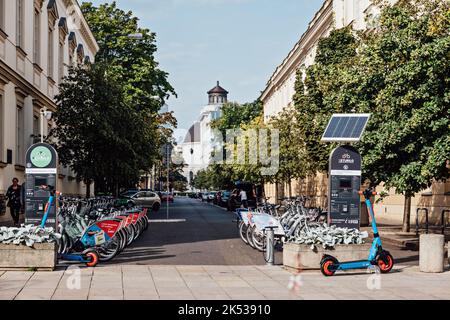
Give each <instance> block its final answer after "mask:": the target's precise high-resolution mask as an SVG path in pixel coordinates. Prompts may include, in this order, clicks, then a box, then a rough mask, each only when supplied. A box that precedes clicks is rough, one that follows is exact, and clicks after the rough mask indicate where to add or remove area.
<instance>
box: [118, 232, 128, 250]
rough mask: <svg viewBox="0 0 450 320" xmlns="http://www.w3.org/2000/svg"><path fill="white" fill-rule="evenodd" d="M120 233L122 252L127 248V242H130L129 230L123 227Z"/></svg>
mask: <svg viewBox="0 0 450 320" xmlns="http://www.w3.org/2000/svg"><path fill="white" fill-rule="evenodd" d="M118 235H119V238H120V252H122V251H123V250H124V249H125V247H126V245H127V242H128V234H127V232H126V231H125V229H121V230H120V231H119V232H118Z"/></svg>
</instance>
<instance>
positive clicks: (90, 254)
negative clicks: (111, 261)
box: [40, 186, 99, 267]
mask: <svg viewBox="0 0 450 320" xmlns="http://www.w3.org/2000/svg"><path fill="white" fill-rule="evenodd" d="M40 188H41V189H43V190H47V191H49V192H50V197H49V198H48V202H47V206H46V208H45V213H44V217H43V218H42V221H41V225H40V227H41V228H44V227H45V223H46V222H47V219H48V216H49V214H50V211H51V208H52V205H53V204H54V203H55V202H56V191H55V188H54V187H52V186H41V187H40ZM58 258H59V259H61V260H67V261H76V262H80V263H84V264H86V266H88V267H95V266H96V265H97V264H98V261H99V258H98V253H97V251H95V249H92V248H89V249H87V250H84V251H83V252H81V253H70V254H60V255H58Z"/></svg>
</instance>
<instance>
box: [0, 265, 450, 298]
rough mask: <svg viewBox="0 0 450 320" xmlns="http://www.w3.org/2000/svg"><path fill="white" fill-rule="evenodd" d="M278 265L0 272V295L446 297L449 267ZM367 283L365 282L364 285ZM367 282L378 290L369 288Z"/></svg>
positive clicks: (21, 296)
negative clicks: (378, 270)
mask: <svg viewBox="0 0 450 320" xmlns="http://www.w3.org/2000/svg"><path fill="white" fill-rule="evenodd" d="M300 276H301V277H300V278H297V280H298V282H297V283H298V284H299V288H298V290H297V291H296V292H294V291H292V290H289V289H288V284H289V283H290V280H291V278H293V274H292V273H290V272H288V271H286V270H284V269H283V268H282V267H279V266H274V267H270V266H132V265H126V266H104V267H97V268H82V269H75V270H74V269H70V268H69V269H61V270H57V271H55V272H19V271H7V272H4V271H0V300H12V299H16V300H21V299H44V300H50V299H52V300H87V299H89V300H104V299H106V300H138V299H139V300H142V299H145V300H159V299H162V300H172V299H176V300H190V299H199V300H212V299H216V300H229V299H239V300H265V299H283V300H286V299H300V300H302V299H321V300H327V299H352V300H353V299H450V290H449V288H450V272H449V271H447V272H445V273H442V274H425V273H420V272H418V268H417V267H404V266H400V267H398V268H396V269H395V270H394V271H393V272H392V273H390V274H386V275H381V276H379V275H376V274H368V273H365V272H362V273H359V274H354V273H353V274H344V273H342V274H337V275H336V276H335V277H332V278H326V277H324V276H322V274H320V272H317V271H315V272H303V273H301V274H300ZM368 284H369V285H368ZM368 287H372V288H376V287H379V288H380V289H374V290H370V289H368Z"/></svg>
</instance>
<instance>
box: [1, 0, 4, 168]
mask: <svg viewBox="0 0 450 320" xmlns="http://www.w3.org/2000/svg"><path fill="white" fill-rule="evenodd" d="M0 1H1V0H0ZM3 117H4V116H3V92H2V91H0V162H1V161H3V156H4V155H3V139H4V137H5V134H4V132H3Z"/></svg>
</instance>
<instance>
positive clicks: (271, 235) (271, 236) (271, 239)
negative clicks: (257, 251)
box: [265, 227, 276, 266]
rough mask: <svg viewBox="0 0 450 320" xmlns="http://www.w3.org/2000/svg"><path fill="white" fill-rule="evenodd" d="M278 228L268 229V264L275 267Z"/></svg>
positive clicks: (266, 258) (266, 257) (266, 256)
mask: <svg viewBox="0 0 450 320" xmlns="http://www.w3.org/2000/svg"><path fill="white" fill-rule="evenodd" d="M275 228H276V227H266V229H265V232H266V255H265V260H266V264H267V265H269V266H273V265H274V264H275V248H274V247H275V230H274V229H275Z"/></svg>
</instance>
